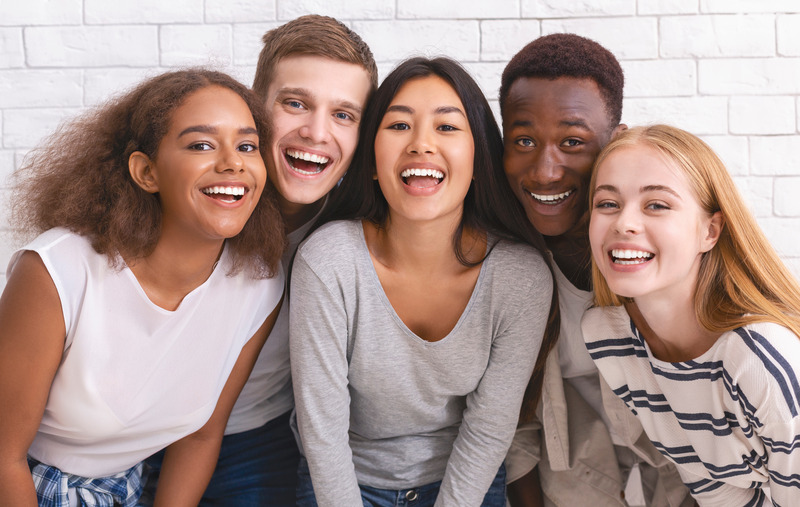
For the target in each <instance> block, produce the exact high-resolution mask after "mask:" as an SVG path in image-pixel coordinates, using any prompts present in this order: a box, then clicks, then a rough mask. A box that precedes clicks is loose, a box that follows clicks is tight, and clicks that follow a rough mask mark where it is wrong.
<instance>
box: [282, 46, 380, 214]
mask: <svg viewBox="0 0 800 507" xmlns="http://www.w3.org/2000/svg"><path fill="white" fill-rule="evenodd" d="M274 76H275V77H274V79H273V80H272V82H271V83H270V85H269V88H268V91H267V100H266V107H267V111H269V113H270V115H271V118H272V146H271V150H270V151H271V157H270V160H268V161H267V169H268V171H269V176H270V179H271V181H272V182H273V184H274V185H275V187H276V189H277V190H278V193H279V202H280V205H281V211H282V212H284V213H286V212H287V211H288V210H289V209H290V208H292V205H307V204H312V203H315V202H317V201H320V199H322V198H323V197H325V195H327V194H328V192H330V191H331V189H332V188H333V187H334V185H336V183H337V182H338V181H339V179H340V178H341V177H342V175H344V173H345V171H346V170H347V167H348V166H349V165H350V161H351V160H352V158H353V152H354V151H355V149H356V143H357V142H358V125H359V122H360V121H361V114H362V112H363V108H364V106H365V104H366V101H367V96H368V94H369V90H370V80H369V75H368V74H367V71H366V70H365V69H364V68H362V67H361V66H359V65H356V64H352V63H345V62H340V61H336V60H332V59H329V58H324V57H321V56H302V55H301V56H289V57H287V58H284V59H282V60H281V61H280V62H278V64H277V65H276V67H275V73H274Z"/></svg>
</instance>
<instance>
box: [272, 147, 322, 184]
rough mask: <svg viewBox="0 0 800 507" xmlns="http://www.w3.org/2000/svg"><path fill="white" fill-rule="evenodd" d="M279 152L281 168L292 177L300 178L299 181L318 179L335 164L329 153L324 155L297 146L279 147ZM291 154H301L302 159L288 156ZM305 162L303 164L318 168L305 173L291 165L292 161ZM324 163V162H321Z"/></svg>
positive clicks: (318, 151) (320, 152) (317, 151)
mask: <svg viewBox="0 0 800 507" xmlns="http://www.w3.org/2000/svg"><path fill="white" fill-rule="evenodd" d="M279 151H280V158H281V161H282V163H283V166H284V167H285V168H286V172H287V173H288V174H291V175H292V176H294V177H297V178H301V179H314V178H318V177H320V176H321V175H323V174H325V173H326V172H328V169H330V168H331V167H332V166H333V165H334V164H335V162H336V159H335V157H333V156H332V155H331V154H330V153H326V152H323V151H320V150H314V149H309V148H306V147H305V146H297V145H290V146H281V147H280V148H279ZM290 153H293V154H301V155H303V158H300V157H297V156H293V155H290ZM298 159H300V160H305V162H308V163H313V164H317V165H318V166H321V168H320V167H317V168H316V169H315V170H314V171H307V170H304V169H301V168H299V167H295V166H294V165H293V161H294V160H298ZM323 161H324V162H323Z"/></svg>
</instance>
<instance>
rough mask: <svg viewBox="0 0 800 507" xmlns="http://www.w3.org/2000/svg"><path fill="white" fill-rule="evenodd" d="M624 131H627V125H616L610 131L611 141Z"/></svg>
mask: <svg viewBox="0 0 800 507" xmlns="http://www.w3.org/2000/svg"><path fill="white" fill-rule="evenodd" d="M626 130H628V126H627V125H625V124H624V123H620V124H619V125H617V126H616V127H614V130H612V131H611V139H612V140H613V139H614V138H615V137H617V136H618V135H619V134H620V133H622V132H624V131H626Z"/></svg>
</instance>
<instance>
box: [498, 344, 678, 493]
mask: <svg viewBox="0 0 800 507" xmlns="http://www.w3.org/2000/svg"><path fill="white" fill-rule="evenodd" d="M600 384H601V389H602V398H603V406H604V408H605V411H606V414H607V416H608V418H609V420H610V423H611V425H612V426H613V428H614V432H615V433H616V434H617V436H618V437H619V439H620V440H622V441H623V442H624V444H625V447H620V446H615V445H614V444H613V443H612V441H611V435H610V434H609V430H608V428H607V427H606V425H605V423H604V422H603V420H602V419H601V418H600V416H599V415H598V414H597V412H595V411H594V409H592V407H591V406H589V405H588V404H587V403H586V401H584V399H583V398H582V397H581V396H580V395H579V394H578V392H577V391H575V389H573V388H572V386H571V385H570V384H569V383H568V382H566V381H565V380H564V379H562V377H561V368H560V367H559V361H558V350H557V349H554V350H553V352H552V353H551V354H550V356H549V357H548V359H547V364H546V367H545V378H544V384H543V387H542V402H541V403H540V404H539V407H538V408H537V420H535V421H533V422H531V423H528V424H524V425H521V426H520V427H519V428H518V429H517V432H516V435H515V437H514V441H513V442H512V444H511V448H510V449H509V452H508V456H507V458H506V468H507V473H508V476H507V480H508V482H509V483H510V482H514V481H515V480H517V479H519V478H520V477H522V476H523V475H525V474H527V473H528V472H530V471H531V470H532V469H533V468H534V467H535V466H537V465H538V467H539V478H540V481H541V484H542V490H543V492H544V495H545V505H546V506H558V507H575V506H579V505H589V502H590V503H591V505H592V507H606V506H607V507H626V506H627V505H628V504H627V502H626V501H625V499H624V489H625V483H626V481H627V479H628V477H627V476H628V474H629V472H630V468H631V467H632V466H633V465H634V464H637V463H638V464H639V466H640V470H641V472H642V489H643V492H644V497H645V501H646V502H647V505H648V506H650V507H686V506H690V505H694V500H692V498H691V496H690V495H689V491H688V489H687V488H686V487H685V486H684V485H683V483H682V482H681V479H680V476H679V475H678V472H677V470H676V469H675V466H674V465H673V464H672V463H670V462H669V461H668V460H667V459H666V458H665V457H664V456H663V455H661V454H660V453H659V452H658V451H657V450H656V448H655V447H653V444H651V443H650V441H649V440H648V439H647V435H645V433H644V431H643V429H642V426H641V425H640V424H639V421H638V420H637V419H636V416H634V415H633V414H632V413H631V412H630V411H629V410H628V408H627V407H626V406H625V404H624V403H623V402H622V400H620V399H619V398H617V397H616V395H615V394H614V393H613V392H611V390H610V388H608V386H607V385H606V384H605V382H603V381H602V379H600ZM542 441H544V445H542Z"/></svg>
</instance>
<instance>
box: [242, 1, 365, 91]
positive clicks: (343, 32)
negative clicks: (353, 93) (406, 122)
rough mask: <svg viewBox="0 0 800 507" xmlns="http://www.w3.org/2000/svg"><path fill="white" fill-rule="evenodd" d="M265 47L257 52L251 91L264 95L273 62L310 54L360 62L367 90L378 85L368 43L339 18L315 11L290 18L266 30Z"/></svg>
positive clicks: (341, 60)
mask: <svg viewBox="0 0 800 507" xmlns="http://www.w3.org/2000/svg"><path fill="white" fill-rule="evenodd" d="M262 42H263V43H264V47H262V48H261V53H260V54H259V55H258V66H257V67H256V76H255V79H254V80H253V91H254V92H255V93H256V95H258V96H259V97H261V100H266V99H267V90H268V89H269V85H270V84H271V83H272V80H273V79H274V74H275V66H276V65H278V62H280V61H281V60H282V59H284V58H286V57H287V56H292V55H311V56H321V57H324V58H330V59H331V60H336V61H339V62H345V63H354V64H356V65H360V66H361V67H363V68H364V70H366V71H367V74H368V75H369V80H370V91H374V90H375V89H376V88H377V87H378V67H377V65H375V59H374V58H373V56H372V51H370V49H369V46H367V43H366V42H364V41H363V40H362V39H361V37H359V35H358V34H357V33H355V32H354V31H352V30H350V29H349V28H347V26H345V25H344V24H343V23H342V22H341V21H339V20H337V19H335V18H332V17H329V16H320V15H318V14H308V15H305V16H300V17H299V18H296V19H293V20H291V21H289V22H288V23H285V24H283V25H281V26H279V27H278V28H275V29H273V30H270V31H268V32H267V33H265V34H264V37H263V38H262Z"/></svg>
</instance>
